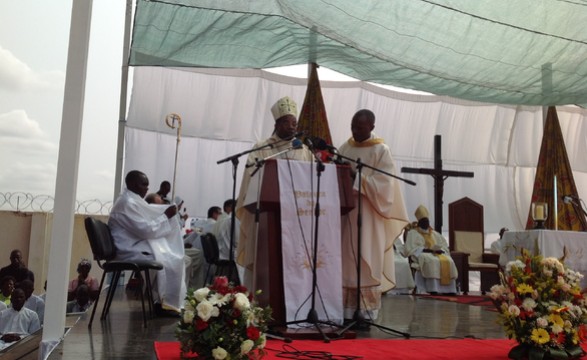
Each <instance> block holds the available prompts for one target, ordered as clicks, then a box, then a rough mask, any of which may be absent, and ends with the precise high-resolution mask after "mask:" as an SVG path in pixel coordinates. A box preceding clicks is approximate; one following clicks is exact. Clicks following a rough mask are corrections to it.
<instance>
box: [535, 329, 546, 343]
mask: <svg viewBox="0 0 587 360" xmlns="http://www.w3.org/2000/svg"><path fill="white" fill-rule="evenodd" d="M531 339H532V341H534V342H535V343H537V344H540V345H542V344H546V343H547V342H549V341H550V336H549V335H548V331H546V330H544V329H532V337H531Z"/></svg>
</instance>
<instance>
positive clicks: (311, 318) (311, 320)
mask: <svg viewBox="0 0 587 360" xmlns="http://www.w3.org/2000/svg"><path fill="white" fill-rule="evenodd" d="M306 139H307V138H306ZM307 140H309V139H307ZM310 145H311V142H310ZM309 147H310V148H311V147H312V146H309ZM310 150H311V151H312V149H310ZM312 153H313V154H314V158H315V160H316V206H315V208H314V219H315V225H314V234H313V239H312V242H313V247H314V248H313V249H312V303H311V304H312V305H311V307H310V310H309V311H308V316H307V317H306V319H305V320H295V321H289V322H287V323H286V324H285V325H286V326H287V325H295V324H302V323H308V324H312V325H314V327H315V328H316V330H318V332H319V333H320V335H322V339H323V340H324V342H325V343H329V342H330V340H331V339H330V338H329V337H328V336H327V335H326V334H325V333H324V331H323V330H322V328H321V327H320V324H322V325H328V326H330V327H333V326H334V327H341V326H339V325H337V324H334V323H332V322H328V321H322V320H320V319H318V312H316V289H317V285H318V275H317V266H316V264H317V263H318V224H319V223H320V179H321V178H322V172H324V169H325V167H324V163H323V162H322V160H320V158H319V157H318V156H316V154H315V153H314V151H312Z"/></svg>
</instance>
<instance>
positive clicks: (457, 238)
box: [448, 197, 485, 263]
mask: <svg viewBox="0 0 587 360" xmlns="http://www.w3.org/2000/svg"><path fill="white" fill-rule="evenodd" d="M484 231H485V230H484V223H483V205H481V204H479V203H477V202H475V201H473V200H472V199H470V198H468V197H464V198H462V199H460V200H457V201H455V202H452V203H450V204H449V205H448V238H449V246H450V249H451V250H452V251H461V252H466V253H469V254H471V256H470V257H469V262H470V263H473V262H482V261H481V256H482V254H483V248H484V236H485V235H484Z"/></svg>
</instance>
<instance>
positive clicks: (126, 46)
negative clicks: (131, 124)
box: [114, 0, 132, 199]
mask: <svg viewBox="0 0 587 360" xmlns="http://www.w3.org/2000/svg"><path fill="white" fill-rule="evenodd" d="M131 23H132V0H126V16H125V20H124V40H123V45H122V73H121V75H120V107H119V110H118V142H117V146H116V172H115V176H114V199H116V198H117V197H118V194H120V189H121V187H122V176H123V175H122V165H123V163H124V129H125V127H126V97H127V92H128V60H129V54H130V28H131Z"/></svg>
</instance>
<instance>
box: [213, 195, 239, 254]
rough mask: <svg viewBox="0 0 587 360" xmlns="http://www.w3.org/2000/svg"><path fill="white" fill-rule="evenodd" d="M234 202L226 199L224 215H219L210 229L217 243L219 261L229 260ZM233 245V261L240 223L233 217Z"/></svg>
mask: <svg viewBox="0 0 587 360" xmlns="http://www.w3.org/2000/svg"><path fill="white" fill-rule="evenodd" d="M234 203H235V201H234V200H232V199H228V200H226V201H225V202H224V205H223V208H224V214H221V215H220V216H219V217H218V218H217V220H216V223H215V224H214V226H213V228H212V234H214V236H216V240H217V241H218V251H219V259H222V260H228V259H230V231H231V228H232V227H231V225H232V216H231V213H232V210H233V208H234ZM234 221H235V222H234V244H233V247H232V255H233V257H232V259H233V260H234V259H235V257H234V256H235V250H236V247H237V245H238V238H239V231H238V229H240V221H239V220H238V219H237V218H236V217H235V219H234Z"/></svg>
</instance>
